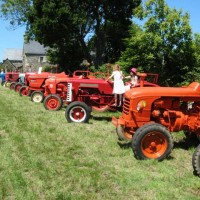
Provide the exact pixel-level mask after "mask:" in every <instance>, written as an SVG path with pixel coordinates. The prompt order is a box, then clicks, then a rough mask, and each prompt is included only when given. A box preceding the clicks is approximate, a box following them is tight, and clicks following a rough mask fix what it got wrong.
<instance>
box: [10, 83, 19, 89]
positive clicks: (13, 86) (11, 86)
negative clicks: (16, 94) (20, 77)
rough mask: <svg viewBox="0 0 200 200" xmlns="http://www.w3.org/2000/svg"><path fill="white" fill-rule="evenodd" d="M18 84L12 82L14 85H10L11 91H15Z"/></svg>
mask: <svg viewBox="0 0 200 200" xmlns="http://www.w3.org/2000/svg"><path fill="white" fill-rule="evenodd" d="M16 84H17V83H16V82H12V83H11V84H10V89H11V90H14V89H15V85H16Z"/></svg>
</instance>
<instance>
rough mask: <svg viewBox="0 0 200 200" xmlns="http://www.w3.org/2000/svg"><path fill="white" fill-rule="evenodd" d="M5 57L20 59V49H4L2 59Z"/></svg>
mask: <svg viewBox="0 0 200 200" xmlns="http://www.w3.org/2000/svg"><path fill="white" fill-rule="evenodd" d="M6 59H9V60H15V61H16V60H19V61H22V49H5V50H4V56H3V60H6Z"/></svg>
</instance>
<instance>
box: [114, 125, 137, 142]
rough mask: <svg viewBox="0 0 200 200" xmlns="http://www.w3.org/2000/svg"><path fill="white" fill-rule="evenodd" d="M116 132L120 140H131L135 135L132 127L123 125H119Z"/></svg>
mask: <svg viewBox="0 0 200 200" xmlns="http://www.w3.org/2000/svg"><path fill="white" fill-rule="evenodd" d="M116 132H117V135H118V139H119V140H123V141H131V139H132V136H133V131H132V130H131V129H130V128H124V127H123V126H122V125H118V126H117V128H116Z"/></svg>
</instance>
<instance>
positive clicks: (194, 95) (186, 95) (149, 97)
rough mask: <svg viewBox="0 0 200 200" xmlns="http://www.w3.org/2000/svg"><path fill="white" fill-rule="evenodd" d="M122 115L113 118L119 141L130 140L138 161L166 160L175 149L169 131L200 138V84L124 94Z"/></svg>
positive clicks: (149, 89) (143, 89)
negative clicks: (182, 132)
mask: <svg viewBox="0 0 200 200" xmlns="http://www.w3.org/2000/svg"><path fill="white" fill-rule="evenodd" d="M124 99H125V100H124V105H123V111H122V115H121V116H120V117H119V119H116V118H115V117H113V118H112V122H113V124H114V125H115V126H116V130H117V134H118V137H119V139H120V140H129V141H131V147H132V150H133V152H134V155H135V157H136V158H137V159H157V160H163V159H165V158H166V157H168V156H169V154H170V153H171V151H172V149H173V140H172V136H171V133H170V132H178V131H181V130H183V131H184V132H185V134H194V135H196V136H198V137H199V136H200V84H199V83H197V82H193V83H191V84H190V85H189V86H187V87H157V88H151V87H148V88H147V87H140V88H134V89H130V90H129V91H127V92H126V93H125V95H124Z"/></svg>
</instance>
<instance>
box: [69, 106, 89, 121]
mask: <svg viewBox="0 0 200 200" xmlns="http://www.w3.org/2000/svg"><path fill="white" fill-rule="evenodd" d="M69 117H70V119H71V120H72V121H73V122H83V121H84V120H85V118H86V110H85V109H84V108H82V107H81V106H75V107H73V108H72V109H71V110H70V112H69Z"/></svg>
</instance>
